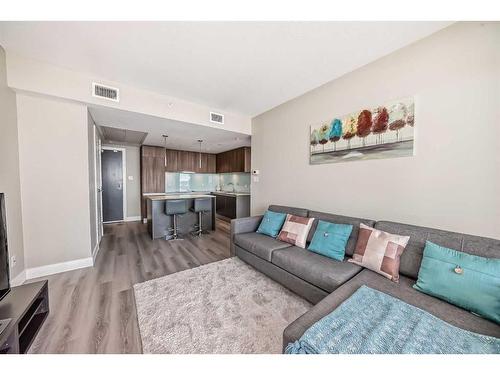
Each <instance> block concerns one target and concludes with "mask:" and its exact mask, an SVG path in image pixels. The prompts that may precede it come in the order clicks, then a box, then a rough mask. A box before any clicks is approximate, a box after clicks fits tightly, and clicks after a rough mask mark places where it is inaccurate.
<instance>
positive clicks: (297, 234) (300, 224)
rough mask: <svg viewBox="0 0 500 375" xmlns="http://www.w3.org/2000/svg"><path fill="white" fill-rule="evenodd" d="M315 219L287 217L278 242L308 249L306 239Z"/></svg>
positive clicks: (288, 215)
mask: <svg viewBox="0 0 500 375" xmlns="http://www.w3.org/2000/svg"><path fill="white" fill-rule="evenodd" d="M313 221H314V219H312V218H310V217H304V216H295V215H290V214H287V215H286V220H285V224H283V227H282V228H281V232H280V234H279V236H278V240H280V241H283V242H288V243H289V244H292V245H295V246H298V247H302V248H304V247H306V239H307V235H308V234H309V231H310V230H311V225H312V223H313Z"/></svg>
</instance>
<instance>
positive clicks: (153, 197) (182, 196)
mask: <svg viewBox="0 0 500 375" xmlns="http://www.w3.org/2000/svg"><path fill="white" fill-rule="evenodd" d="M146 198H147V199H150V200H152V201H166V200H172V199H195V198H215V197H214V196H213V195H210V194H158V195H146Z"/></svg>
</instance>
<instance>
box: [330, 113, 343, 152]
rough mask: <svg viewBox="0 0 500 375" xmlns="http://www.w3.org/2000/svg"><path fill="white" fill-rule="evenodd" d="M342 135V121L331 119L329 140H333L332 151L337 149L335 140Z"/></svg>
mask: <svg viewBox="0 0 500 375" xmlns="http://www.w3.org/2000/svg"><path fill="white" fill-rule="evenodd" d="M340 137H342V121H340V120H339V119H338V118H336V119H333V121H332V123H331V124H330V142H333V151H336V150H337V142H338V140H339V139H340Z"/></svg>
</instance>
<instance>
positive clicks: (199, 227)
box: [192, 198, 212, 236]
mask: <svg viewBox="0 0 500 375" xmlns="http://www.w3.org/2000/svg"><path fill="white" fill-rule="evenodd" d="M192 210H193V211H194V212H196V213H197V214H198V223H197V224H195V231H194V232H192V234H193V235H196V236H201V235H202V234H204V233H208V232H207V231H206V230H203V213H205V212H208V211H211V210H212V198H196V199H195V200H194V206H193V208H192Z"/></svg>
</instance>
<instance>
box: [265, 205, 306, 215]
mask: <svg viewBox="0 0 500 375" xmlns="http://www.w3.org/2000/svg"><path fill="white" fill-rule="evenodd" d="M268 210H269V211H273V212H281V213H283V214H290V215H295V216H304V217H307V214H308V212H309V210H308V209H306V208H297V207H288V206H278V205H275V204H272V205H270V206H269V208H268Z"/></svg>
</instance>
